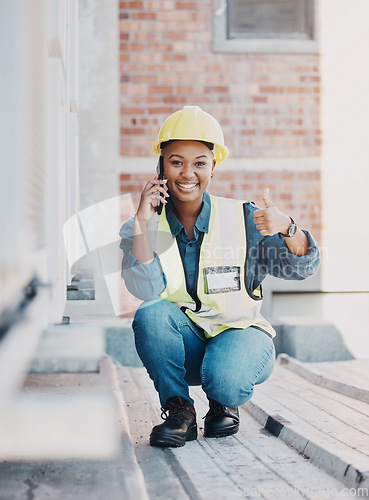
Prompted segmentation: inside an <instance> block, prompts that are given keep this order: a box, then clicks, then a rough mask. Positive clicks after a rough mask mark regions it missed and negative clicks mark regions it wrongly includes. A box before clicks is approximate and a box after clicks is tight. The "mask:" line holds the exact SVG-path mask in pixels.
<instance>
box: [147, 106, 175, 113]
mask: <svg viewBox="0 0 369 500" xmlns="http://www.w3.org/2000/svg"><path fill="white" fill-rule="evenodd" d="M172 111H173V110H172V108H169V107H164V106H162V107H158V108H149V113H150V114H151V115H169V114H170V113H172Z"/></svg>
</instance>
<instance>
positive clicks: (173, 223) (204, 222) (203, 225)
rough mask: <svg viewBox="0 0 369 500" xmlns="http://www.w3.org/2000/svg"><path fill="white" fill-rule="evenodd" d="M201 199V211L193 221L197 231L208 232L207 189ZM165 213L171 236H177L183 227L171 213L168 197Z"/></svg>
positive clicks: (171, 206)
mask: <svg viewBox="0 0 369 500" xmlns="http://www.w3.org/2000/svg"><path fill="white" fill-rule="evenodd" d="M202 201H203V204H202V209H201V212H200V213H199V216H198V217H197V220H196V222H195V227H196V229H197V230H198V231H201V232H202V233H208V232H209V220H210V211H211V201H210V195H209V193H208V192H207V191H204V194H203V197H202ZM165 213H166V216H167V220H168V223H169V227H170V230H171V233H172V235H173V237H177V236H178V235H179V233H180V232H181V231H182V229H184V227H183V225H182V224H181V223H180V222H179V220H178V219H177V217H176V216H175V215H174V213H173V205H172V202H171V201H170V198H167V204H166V206H165Z"/></svg>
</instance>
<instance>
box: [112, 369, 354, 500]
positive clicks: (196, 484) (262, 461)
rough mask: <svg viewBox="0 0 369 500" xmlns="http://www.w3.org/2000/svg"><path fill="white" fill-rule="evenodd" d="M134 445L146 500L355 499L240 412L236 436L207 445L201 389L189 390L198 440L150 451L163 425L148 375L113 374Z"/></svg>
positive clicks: (128, 371) (244, 411)
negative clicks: (156, 427) (156, 428)
mask: <svg viewBox="0 0 369 500" xmlns="http://www.w3.org/2000/svg"><path fill="white" fill-rule="evenodd" d="M117 377H118V381H119V386H120V388H121V391H122V393H123V395H124V401H125V411H126V413H127V417H128V424H129V428H130V435H131V440H132V445H133V448H134V451H135V454H136V457H137V461H138V464H139V466H140V468H141V470H142V473H143V476H144V480H145V485H146V491H147V494H148V496H149V498H150V499H154V498H164V497H165V498H166V499H168V500H171V499H173V500H174V499H180V500H182V499H187V500H188V499H190V500H198V499H208V498H212V499H216V500H217V499H219V500H223V499H225V498H227V500H228V499H231V500H232V499H236V498H242V497H244V498H260V497H262V498H270V499H271V498H275V497H280V498H301V497H303V498H311V499H313V498H314V499H318V498H319V499H322V498H352V496H353V495H354V494H353V492H349V491H348V488H346V489H345V487H344V485H343V484H342V482H340V481H338V480H337V479H335V478H333V477H332V476H331V475H329V474H327V472H325V471H324V470H323V469H322V468H320V467H318V466H316V465H315V464H314V463H313V462H312V461H311V460H309V459H306V457H304V456H303V455H301V454H300V453H299V452H298V451H296V450H295V449H293V448H291V447H289V446H288V445H286V444H285V443H284V442H283V441H282V440H280V439H278V437H276V436H274V435H273V434H272V433H271V432H269V431H268V430H267V429H266V428H265V426H264V425H260V423H259V422H258V421H257V420H256V419H255V418H254V417H253V416H252V415H251V414H250V413H249V412H248V411H247V408H246V405H245V407H242V408H241V412H240V414H241V425H240V431H239V432H238V433H237V434H236V435H234V436H229V437H226V438H222V439H214V438H213V439H211V438H205V437H204V435H203V419H202V417H203V416H205V414H206V412H207V410H208V402H207V400H206V397H205V394H204V392H203V391H202V389H201V388H200V387H191V395H192V397H193V398H194V400H195V407H196V410H197V422H198V427H199V436H198V439H197V440H196V441H192V442H188V443H186V445H185V446H184V447H182V448H167V449H165V448H164V449H163V448H155V447H150V446H149V444H148V438H149V434H150V432H151V429H152V427H153V426H154V425H156V424H158V423H161V422H162V420H161V418H160V413H161V412H160V404H159V400H158V396H157V393H156V391H155V389H154V387H153V384H152V382H151V381H150V379H149V378H148V376H147V373H146V370H145V369H144V368H140V367H124V366H119V367H118V368H117Z"/></svg>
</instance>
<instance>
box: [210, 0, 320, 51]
mask: <svg viewBox="0 0 369 500" xmlns="http://www.w3.org/2000/svg"><path fill="white" fill-rule="evenodd" d="M316 2H317V0H228V1H227V0H218V3H215V4H216V8H215V11H214V37H213V38H214V50H215V51H216V52H256V53H260V52H265V53H274V52H276V53H278V52H282V53H283V52H284V53H288V52H291V53H296V52H297V53H315V52H317V51H318V42H317V29H316V26H317V12H316V5H315V4H316Z"/></svg>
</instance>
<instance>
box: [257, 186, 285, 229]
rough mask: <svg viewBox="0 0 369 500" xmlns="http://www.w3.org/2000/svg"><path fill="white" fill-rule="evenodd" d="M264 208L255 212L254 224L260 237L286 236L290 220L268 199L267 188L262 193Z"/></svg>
mask: <svg viewBox="0 0 369 500" xmlns="http://www.w3.org/2000/svg"><path fill="white" fill-rule="evenodd" d="M263 201H264V205H265V208H262V209H259V210H255V212H254V214H253V215H254V223H255V224H256V229H258V230H259V232H260V234H261V235H262V236H272V235H273V234H277V233H282V234H286V233H287V231H288V228H289V227H290V224H291V219H290V218H289V216H288V215H286V214H284V213H283V212H281V211H280V210H279V208H277V207H276V206H275V205H274V203H273V202H272V200H271V199H270V198H269V188H266V189H265V190H264V193H263Z"/></svg>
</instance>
